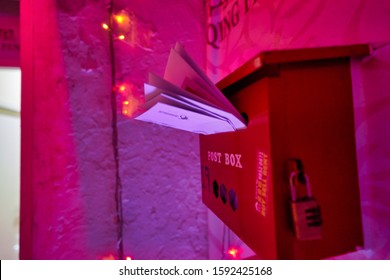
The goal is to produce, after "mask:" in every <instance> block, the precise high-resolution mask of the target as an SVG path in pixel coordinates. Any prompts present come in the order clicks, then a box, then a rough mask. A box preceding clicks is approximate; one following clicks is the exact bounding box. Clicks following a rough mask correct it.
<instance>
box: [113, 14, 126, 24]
mask: <svg viewBox="0 0 390 280" xmlns="http://www.w3.org/2000/svg"><path fill="white" fill-rule="evenodd" d="M115 20H116V22H117V23H119V24H121V23H123V22H124V21H125V17H124V16H123V15H116V16H115Z"/></svg>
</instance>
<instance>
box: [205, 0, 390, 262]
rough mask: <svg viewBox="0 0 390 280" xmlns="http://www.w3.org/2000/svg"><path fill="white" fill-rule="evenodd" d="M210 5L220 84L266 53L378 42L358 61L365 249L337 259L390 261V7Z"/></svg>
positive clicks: (212, 54) (318, 1)
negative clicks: (232, 73)
mask: <svg viewBox="0 0 390 280" xmlns="http://www.w3.org/2000/svg"><path fill="white" fill-rule="evenodd" d="M208 4H209V6H208V7H209V9H208V16H209V17H208V24H209V25H208V48H207V53H208V62H207V67H208V74H209V76H210V77H212V78H213V79H214V81H218V80H220V79H221V78H223V77H224V76H226V75H227V74H229V73H230V72H232V71H234V70H235V69H236V68H237V67H238V66H240V65H241V64H242V63H244V62H245V61H247V60H248V59H249V58H251V57H252V56H254V55H255V54H257V53H258V52H260V51H263V50H275V49H293V48H304V47H318V46H332V45H346V44H358V43H370V44H372V46H373V53H372V56H370V57H367V58H365V59H363V60H359V61H353V64H352V74H353V87H354V102H355V119H356V121H355V125H356V142H357V155H358V168H359V181H360V190H361V205H362V214H363V224H364V235H365V247H364V249H362V250H359V251H357V252H355V253H351V254H349V255H344V256H339V257H337V258H342V259H343V258H348V259H349V258H352V259H355V258H357V259H390V239H389V236H390V203H389V201H388V197H389V193H390V187H389V186H390V175H389V174H390V164H389V163H390V148H389V147H390V146H389V145H388V143H389V141H390V134H389V129H388V126H389V125H388V120H389V119H390V86H389V82H388V81H389V79H390V64H389V62H390V21H389V18H390V2H389V1H387V0H375V1H369V0H359V1H350V0H339V1H323V0H313V1H305V0H288V1H273V0H263V1H257V0H231V1H225V0H222V1H221V0H210V1H208ZM211 6H212V7H214V8H213V9H210V7H211ZM228 24H229V26H228ZM221 30H222V31H221ZM221 32H222V33H221ZM237 54H240V55H237ZM345 199H348V198H347V197H346V198H345ZM214 223H217V222H214ZM215 227H216V225H214V228H215ZM214 231H215V230H214Z"/></svg>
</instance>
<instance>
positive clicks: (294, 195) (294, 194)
mask: <svg viewBox="0 0 390 280" xmlns="http://www.w3.org/2000/svg"><path fill="white" fill-rule="evenodd" d="M299 172H303V171H293V172H291V174H290V192H291V200H292V201H296V200H297V191H296V189H295V186H294V178H295V177H296V176H298V173H299ZM303 175H304V176H305V181H306V184H305V186H306V193H307V197H312V195H311V187H310V182H309V177H307V175H306V174H305V173H303Z"/></svg>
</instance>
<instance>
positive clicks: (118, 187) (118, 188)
mask: <svg viewBox="0 0 390 280" xmlns="http://www.w3.org/2000/svg"><path fill="white" fill-rule="evenodd" d="M113 14H114V0H110V2H109V7H108V16H109V20H108V34H109V48H110V62H111V108H112V122H111V126H112V146H113V153H114V161H115V203H116V220H117V252H118V259H120V260H123V259H124V255H123V210H122V180H121V177H120V173H119V148H118V122H117V119H118V118H117V110H118V108H117V101H116V94H117V89H116V65H115V46H114V34H113V26H114V25H113Z"/></svg>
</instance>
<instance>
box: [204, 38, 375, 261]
mask: <svg viewBox="0 0 390 280" xmlns="http://www.w3.org/2000/svg"><path fill="white" fill-rule="evenodd" d="M368 54H369V46H368V45H353V46H342V47H325V48H312V49H297V50H286V51H270V52H262V53H260V54H259V55H258V56H256V57H254V58H253V59H252V60H250V61H249V62H247V63H246V64H244V65H243V66H242V67H240V68H239V69H237V70H236V71H235V72H233V73H232V74H230V75H229V76H227V77H226V78H225V79H223V80H222V81H221V82H220V83H218V87H219V88H220V89H222V91H223V92H224V94H225V95H227V96H228V97H229V99H230V100H231V102H232V103H233V104H234V105H235V106H236V108H237V109H238V110H239V111H240V112H242V113H244V114H246V115H247V117H248V120H249V122H248V128H247V129H245V130H240V131H236V132H229V133H221V134H215V135H201V136H200V151H201V165H202V198H203V202H204V203H205V204H206V205H207V207H209V208H210V209H211V210H212V211H213V212H214V213H215V214H216V215H217V216H218V217H219V218H220V219H221V220H222V221H223V222H224V223H225V224H226V225H227V226H228V227H229V228H230V229H231V230H233V231H234V232H235V233H236V234H237V235H238V236H239V237H240V238H241V239H242V240H243V241H244V242H245V243H246V244H247V245H248V246H249V247H250V248H251V249H252V250H254V251H255V252H256V254H257V257H258V258H260V259H323V258H327V257H331V256H335V255H339V254H343V253H347V252H350V251H354V250H356V247H358V246H363V234H362V221H361V209H360V196H359V184H358V171H357V163H356V150H355V149H356V146H355V128H354V112H353V98H352V86H351V72H350V57H351V56H363V55H368ZM291 159H300V160H301V162H302V163H303V166H304V172H305V174H306V175H307V178H309V179H310V184H311V191H312V194H313V197H315V198H316V200H317V202H318V204H319V205H320V208H321V217H322V233H321V234H322V235H321V238H317V239H312V240H298V239H297V238H296V236H295V234H294V225H293V219H292V213H291V208H290V204H291V194H290V188H289V172H290V171H289V167H288V162H289V161H290V160H291Z"/></svg>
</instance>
